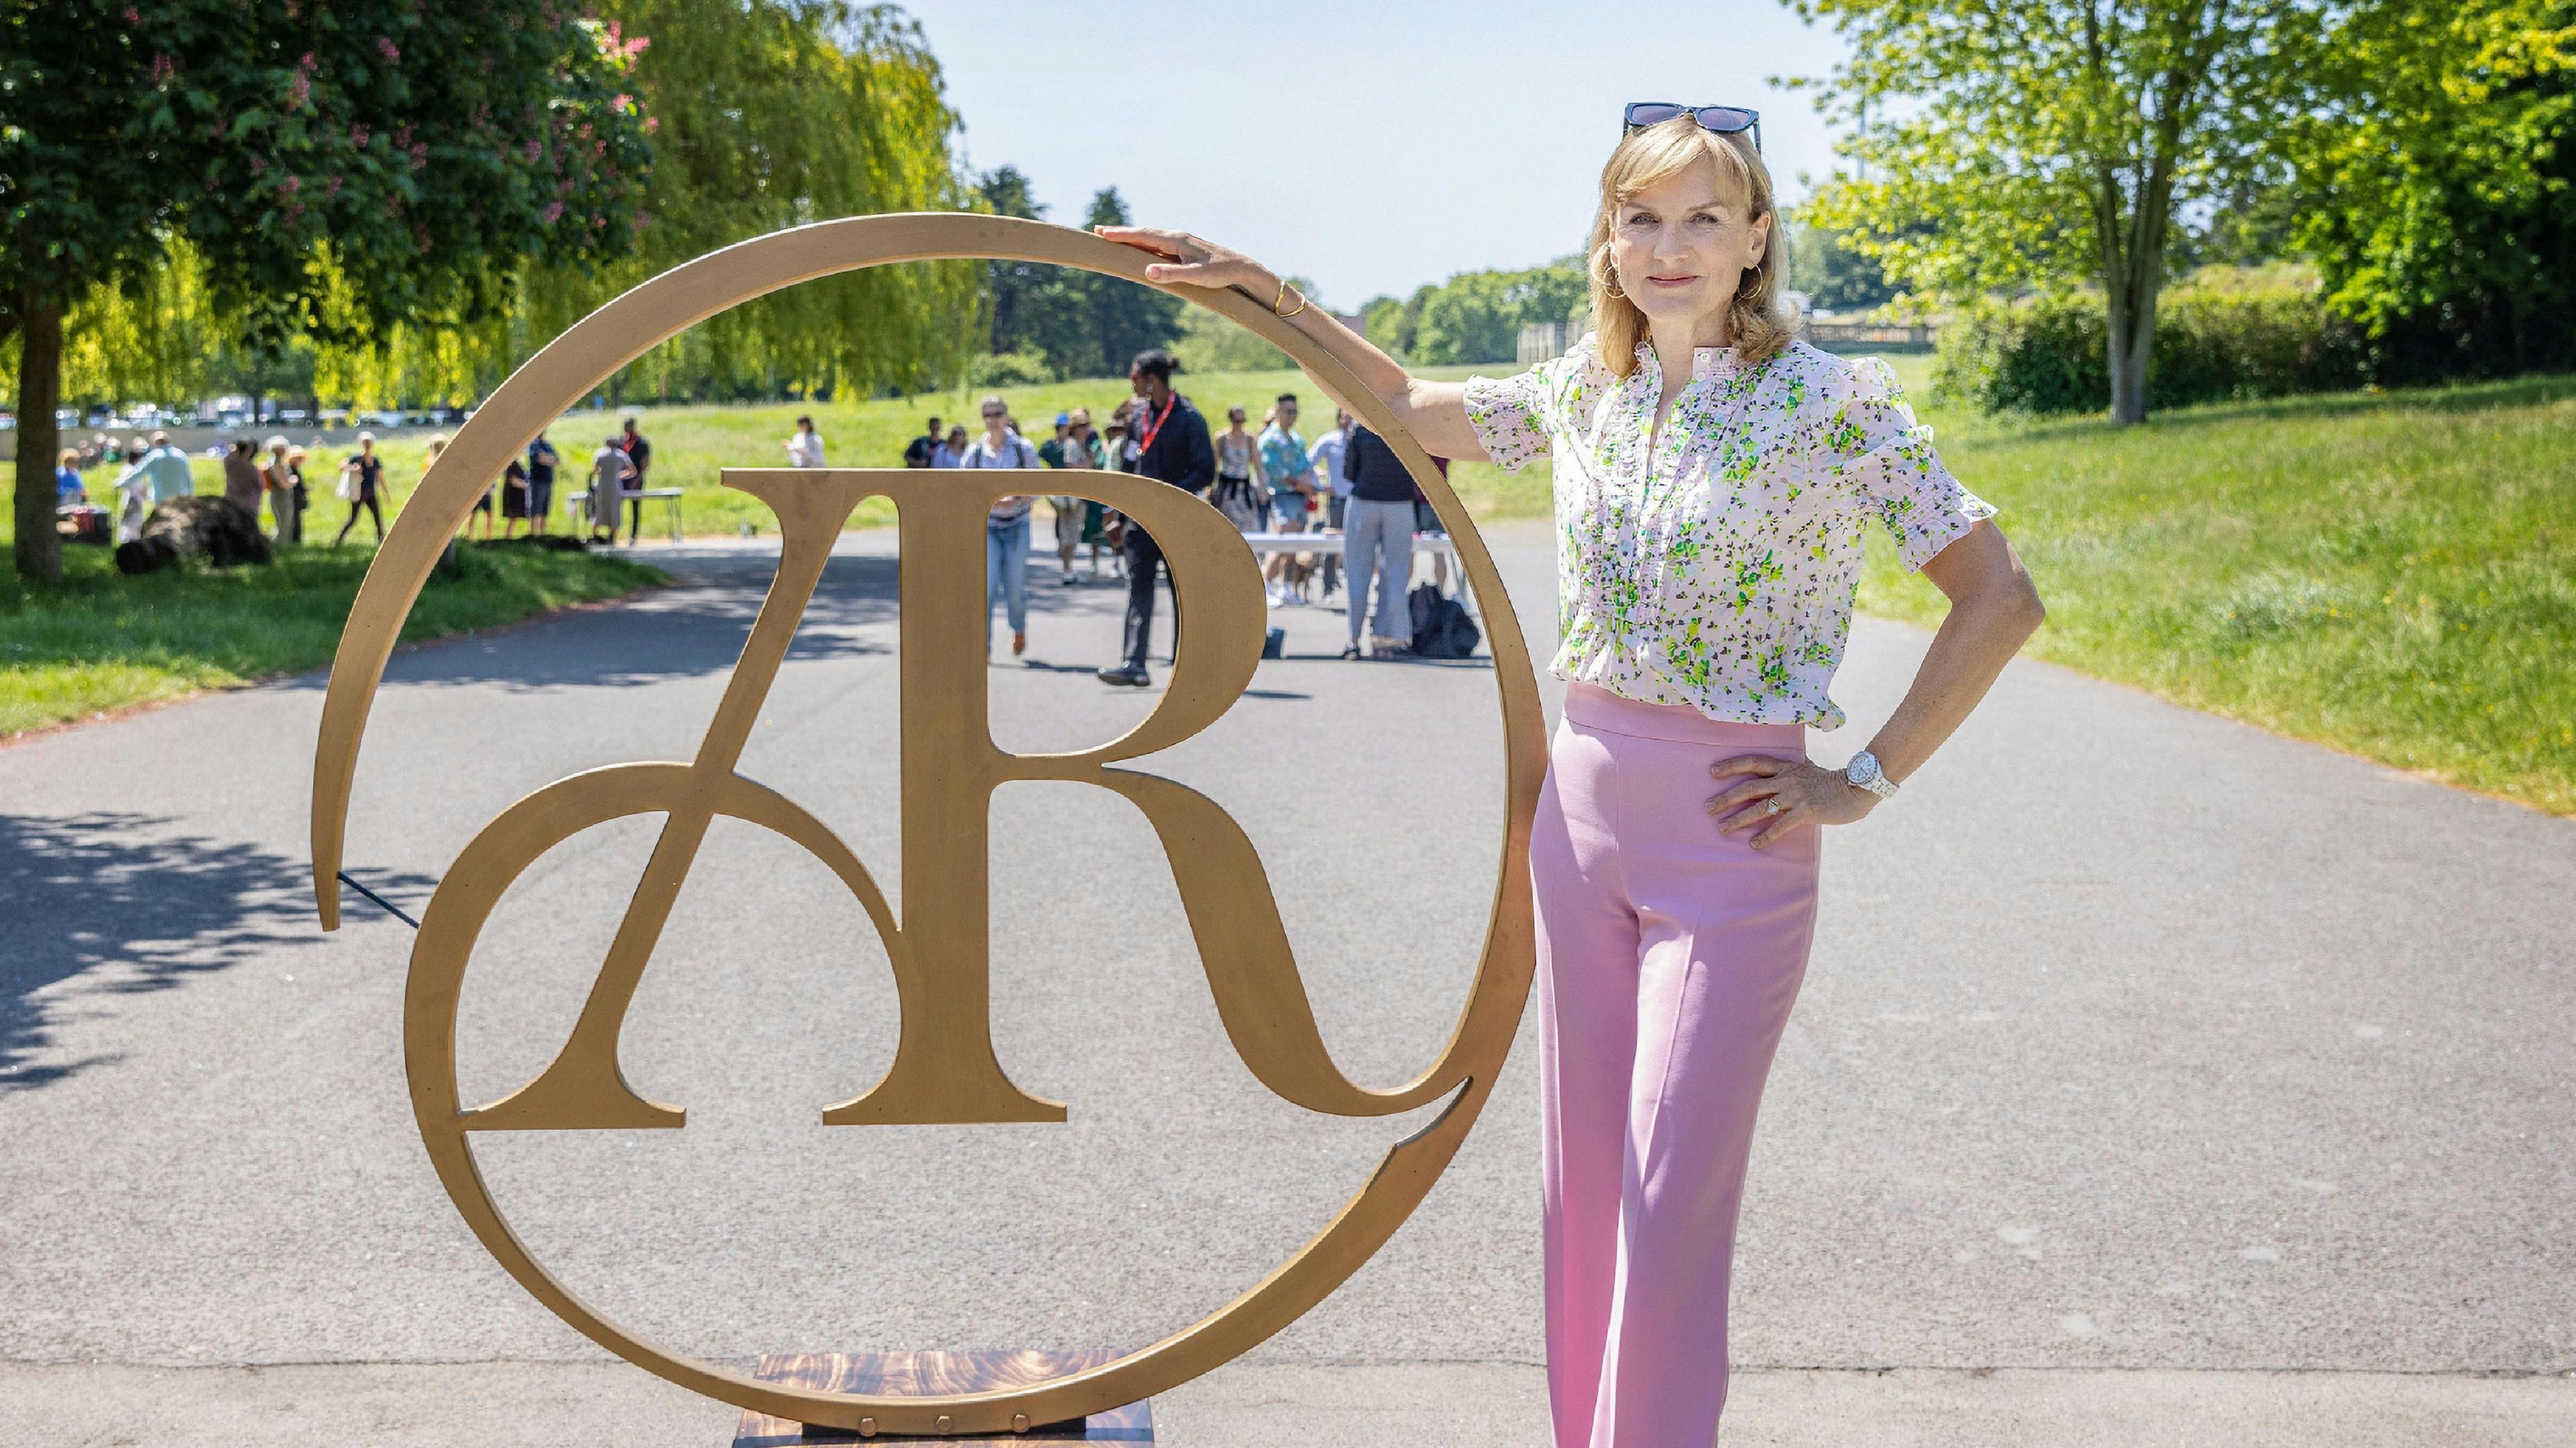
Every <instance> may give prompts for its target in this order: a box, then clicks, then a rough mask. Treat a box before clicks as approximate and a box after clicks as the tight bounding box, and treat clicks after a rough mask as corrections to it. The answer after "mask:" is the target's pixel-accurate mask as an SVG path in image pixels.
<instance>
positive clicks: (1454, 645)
mask: <svg viewBox="0 0 2576 1448" xmlns="http://www.w3.org/2000/svg"><path fill="white" fill-rule="evenodd" d="M1407 601H1408V602H1409V603H1411V605H1412V613H1413V656H1414V657H1415V658H1417V659H1469V658H1474V657H1475V656H1476V645H1477V643H1478V642H1479V641H1481V640H1482V639H1483V638H1484V636H1485V635H1484V633H1483V631H1482V630H1480V629H1478V628H1477V627H1476V621H1475V620H1474V619H1472V618H1469V617H1468V616H1467V606H1466V605H1465V604H1462V603H1460V602H1459V601H1458V600H1456V599H1454V598H1451V597H1449V596H1448V595H1447V594H1445V593H1442V592H1441V591H1440V589H1439V587H1438V586H1437V585H1435V584H1429V583H1426V584H1423V585H1422V586H1421V587H1419V588H1416V589H1415V590H1413V594H1412V597H1411V598H1410V599H1409V600H1407Z"/></svg>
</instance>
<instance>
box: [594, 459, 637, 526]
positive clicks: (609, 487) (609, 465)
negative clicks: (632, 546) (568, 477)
mask: <svg viewBox="0 0 2576 1448" xmlns="http://www.w3.org/2000/svg"><path fill="white" fill-rule="evenodd" d="M625 442H626V438H625V437H624V435H623V434H619V433H610V434H609V435H608V441H606V442H603V443H601V444H600V445H599V451H597V452H595V453H592V454H591V455H590V541H591V542H593V543H615V542H616V541H617V505H618V504H619V503H620V502H622V501H623V500H624V499H625V496H626V490H627V489H628V488H630V487H633V486H634V479H635V464H634V462H633V461H632V460H631V459H629V458H628V457H627V456H626V448H625ZM603 532H604V534H605V536H603ZM628 537H629V539H630V541H631V540H632V538H633V535H632V534H629V535H628Z"/></svg>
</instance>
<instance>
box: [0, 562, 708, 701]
mask: <svg viewBox="0 0 2576 1448" xmlns="http://www.w3.org/2000/svg"><path fill="white" fill-rule="evenodd" d="M374 557H375V550H374V549H372V548H359V547H354V546H353V547H348V548H321V547H306V548H289V549H283V550H280V552H279V554H278V559H277V561H276V562H275V563H274V564H272V565H270V566H269V567H266V568H232V569H225V570H222V571H217V570H214V569H208V568H203V567H181V568H176V569H168V570H164V571H162V572H159V573H153V574H147V575H145V576H143V577H140V578H127V577H124V576H122V575H120V574H119V573H117V571H116V568H115V565H114V564H113V563H112V562H111V561H110V559H109V557H108V553H107V550H106V549H103V548H67V549H65V550H64V552H63V563H64V578H63V581H62V582H60V583H52V584H46V583H29V582H27V581H26V580H24V579H22V578H20V577H19V576H18V573H17V571H16V569H15V568H13V567H11V566H10V565H9V563H8V561H7V558H8V555H7V542H6V531H5V528H0V738H6V737H7V736H9V735H12V734H17V733H20V732H22V731H25V730H28V729H37V728H42V727H44V726H45V725H48V724H59V723H63V722H66V721H69V720H74V719H80V718H84V717H87V716H89V715H92V714H96V713H99V712H102V711H105V710H110V709H119V708H124V707H126V706H128V705H133V704H140V703H145V702H149V701H151V700H156V699H169V698H175V697H177V696H179V695H182V694H188V693H193V692H195V691H197V690H199V689H210V688H222V687H225V686H227V685H232V684H239V683H243V682H246V681H248V680H252V679H259V678H265V677H267V676H269V675H272V674H279V673H287V672H292V671H295V670H300V669H310V668H316V667H319V666H321V665H323V664H327V663H329V662H330V661H331V654H332V651H333V650H334V649H336V648H338V647H339V643H340V625H341V623H342V622H343V621H344V620H346V619H347V618H348V615H349V603H350V600H352V599H354V598H355V597H357V593H358V582H359V580H360V579H361V578H362V577H364V576H365V574H366V570H367V564H368V562H369V561H370V560H372V559H373V558H374ZM459 557H460V561H461V571H460V572H459V573H458V574H457V575H456V576H453V577H450V576H447V575H444V574H433V575H432V576H431V578H430V581H429V584H428V586H427V587H426V588H424V589H423V590H422V591H421V595H420V603H419V605H418V606H417V607H415V608H414V609H413V610H412V614H411V619H410V621H409V622H408V623H406V624H405V625H404V626H403V637H404V638H406V639H425V638H435V637H438V636H439V635H442V634H452V633H459V632H463V631H465V630H468V629H477V628H491V627H494V626H496V625H499V624H505V623H511V622H515V621H517V620H519V619H523V618H527V617H529V616H530V615H532V614H537V613H541V612H543V611H545V610H547V609H550V608H560V607H562V606H564V605H566V604H572V603H583V602H588V601H591V600H594V599H601V598H614V597H616V596H617V595H619V594H623V593H628V592H631V591H633V590H634V589H637V588H641V587H643V586H645V585H647V584H650V583H654V582H657V581H659V580H660V579H661V577H662V575H661V574H660V572H659V571H658V570H655V569H653V568H649V567H646V566H645V565H643V564H640V563H635V562H631V561H629V560H627V559H624V558H619V557H613V556H605V555H588V554H583V553H579V552H571V553H559V552H551V551H548V550H545V549H539V548H533V547H528V546H526V545H499V546H493V547H481V546H476V547H471V548H467V549H463V550H461V551H460V554H459Z"/></svg>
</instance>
